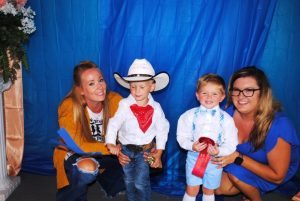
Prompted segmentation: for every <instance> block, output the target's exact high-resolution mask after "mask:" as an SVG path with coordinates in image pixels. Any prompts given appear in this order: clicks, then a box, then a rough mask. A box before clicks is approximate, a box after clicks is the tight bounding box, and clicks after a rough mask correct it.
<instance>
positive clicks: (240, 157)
mask: <svg viewBox="0 0 300 201" xmlns="http://www.w3.org/2000/svg"><path fill="white" fill-rule="evenodd" d="M243 161H244V159H243V154H241V153H239V155H238V156H237V157H236V158H235V160H234V163H235V164H237V165H241V164H242V163H243Z"/></svg>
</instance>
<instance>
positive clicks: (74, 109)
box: [53, 61, 125, 201]
mask: <svg viewBox="0 0 300 201" xmlns="http://www.w3.org/2000/svg"><path fill="white" fill-rule="evenodd" d="M73 81H74V84H73V87H72V89H71V91H70V92H69V93H68V95H67V96H66V97H65V98H64V99H63V101H62V103H61V104H60V106H59V109H58V121H59V126H60V128H64V129H65V130H66V131H67V132H68V134H69V135H70V137H71V138H72V140H73V141H74V142H75V144H77V145H78V147H79V148H80V149H81V150H83V151H84V152H101V153H102V155H95V156H81V155H80V154H77V153H74V151H72V150H69V149H68V148H66V147H67V146H57V147H56V148H55V150H54V156H53V161H54V166H55V168H56V172H57V188H58V191H57V196H56V199H57V200H63V201H65V200H76V201H77V200H86V199H87V198H86V197H87V190H88V185H89V184H91V183H92V182H94V181H98V182H99V183H100V184H101V186H102V188H103V189H104V190H105V192H106V194H107V195H108V196H115V195H116V194H117V193H118V192H120V191H122V190H124V189H125V186H124V181H123V172H122V167H121V165H120V164H119V162H118V159H117V158H116V157H115V156H112V155H110V154H109V151H108V150H107V148H106V146H105V144H104V142H105V130H106V126H107V121H108V118H109V117H111V116H112V115H113V114H114V113H115V111H116V110H117V107H118V103H119V101H120V100H121V98H122V97H121V96H120V95H118V94H117V93H114V92H109V93H108V92H107V87H106V82H105V80H104V78H103V75H102V72H101V71H100V69H99V68H98V67H97V65H96V64H94V63H93V62H91V61H83V62H81V63H79V64H78V65H77V66H75V68H74V72H73ZM61 142H62V143H66V142H64V141H63V140H62V139H61Z"/></svg>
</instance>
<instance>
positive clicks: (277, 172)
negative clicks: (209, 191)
mask: <svg viewBox="0 0 300 201" xmlns="http://www.w3.org/2000/svg"><path fill="white" fill-rule="evenodd" d="M228 89H229V90H228V93H229V96H228V103H227V106H228V108H227V112H228V113H230V114H231V115H232V117H233V119H234V122H235V125H236V127H237V129H238V141H239V144H238V145H237V149H236V151H235V152H234V153H232V154H230V155H228V156H224V157H220V158H214V159H213V162H214V163H215V164H218V165H219V166H220V167H224V166H226V167H225V169H224V170H225V172H224V173H223V176H222V181H221V185H220V188H219V189H217V190H216V193H217V194H225V195H234V194H238V193H242V194H243V195H244V196H243V198H244V199H247V200H252V201H260V200H262V198H261V195H262V193H265V192H268V191H271V190H274V189H275V188H276V187H278V186H279V185H280V184H282V183H284V182H286V181H288V180H289V179H291V177H292V176H293V175H295V173H296V171H297V169H298V165H299V158H300V156H299V145H300V143H299V139H298V136H297V134H296V130H295V128H294V127H293V125H292V124H291V122H290V121H289V120H288V118H287V117H286V116H285V115H284V114H283V113H282V112H281V107H280V105H279V103H277V102H276V101H275V100H274V98H273V95H272V90H271V87H270V84H269V81H268V79H267V77H266V75H265V74H264V72H263V71H262V70H260V69H258V68H256V67H254V66H250V67H245V68H242V69H240V70H238V71H237V72H235V73H234V74H233V76H232V77H231V80H230V82H229V86H228Z"/></svg>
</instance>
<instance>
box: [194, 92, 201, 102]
mask: <svg viewBox="0 0 300 201" xmlns="http://www.w3.org/2000/svg"><path fill="white" fill-rule="evenodd" d="M195 95H196V98H197V101H200V100H199V94H198V92H197V91H196V92H195Z"/></svg>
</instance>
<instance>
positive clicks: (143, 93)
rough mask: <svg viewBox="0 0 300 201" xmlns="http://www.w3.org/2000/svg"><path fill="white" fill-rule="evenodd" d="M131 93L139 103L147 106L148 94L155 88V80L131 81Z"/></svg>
mask: <svg viewBox="0 0 300 201" xmlns="http://www.w3.org/2000/svg"><path fill="white" fill-rule="evenodd" d="M129 86H130V93H131V95H132V96H133V97H134V99H135V101H136V103H137V105H139V106H145V105H147V103H148V95H149V93H151V92H152V91H154V89H155V84H154V83H153V80H147V81H139V82H130V83H129Z"/></svg>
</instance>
